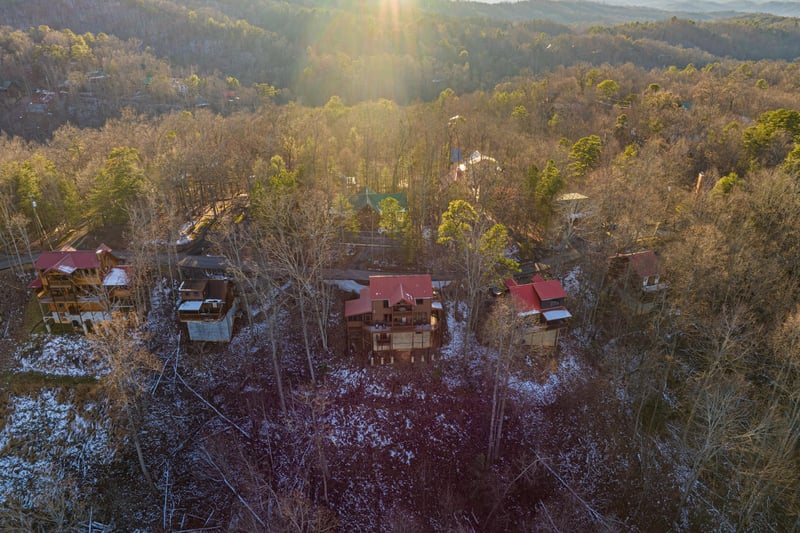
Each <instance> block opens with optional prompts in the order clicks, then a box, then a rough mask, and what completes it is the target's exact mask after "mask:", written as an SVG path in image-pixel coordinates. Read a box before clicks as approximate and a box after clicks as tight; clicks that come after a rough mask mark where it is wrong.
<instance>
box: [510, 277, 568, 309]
mask: <svg viewBox="0 0 800 533" xmlns="http://www.w3.org/2000/svg"><path fill="white" fill-rule="evenodd" d="M533 280H534V281H533V282H532V283H526V284H525V285H517V284H513V285H510V284H508V283H507V285H508V290H509V292H510V293H511V297H512V298H513V299H514V308H515V310H516V311H517V313H530V312H534V311H535V312H541V310H542V302H547V301H549V300H559V299H562V298H566V297H567V293H566V292H564V288H563V287H562V286H561V283H560V282H559V281H558V280H557V279H551V280H550V281H544V279H543V278H542V277H541V276H538V275H537V276H535V277H534V278H533Z"/></svg>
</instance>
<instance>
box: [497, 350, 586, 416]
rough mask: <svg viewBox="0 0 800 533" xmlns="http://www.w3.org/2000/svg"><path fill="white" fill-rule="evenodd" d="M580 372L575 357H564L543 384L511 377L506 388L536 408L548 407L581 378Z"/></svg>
mask: <svg viewBox="0 0 800 533" xmlns="http://www.w3.org/2000/svg"><path fill="white" fill-rule="evenodd" d="M581 371H582V369H581V366H580V364H579V363H578V361H577V359H576V358H575V356H573V355H564V356H563V357H562V358H561V359H560V360H559V362H558V369H557V371H555V372H551V373H549V374H548V375H547V378H546V379H545V381H544V383H540V382H538V381H533V380H530V379H524V378H520V377H518V376H511V378H510V379H509V382H508V386H509V389H510V390H512V391H513V392H515V393H516V394H517V395H519V396H521V397H524V399H525V400H526V401H527V402H530V403H532V404H534V405H538V406H545V405H550V404H552V403H553V402H555V401H556V399H557V398H558V396H559V394H561V393H562V392H564V391H565V390H566V389H567V388H568V387H569V386H570V384H571V383H574V382H575V381H577V380H578V379H579V378H580V377H581V373H582V372H581Z"/></svg>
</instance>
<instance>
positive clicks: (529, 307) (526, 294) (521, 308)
mask: <svg viewBox="0 0 800 533" xmlns="http://www.w3.org/2000/svg"><path fill="white" fill-rule="evenodd" d="M508 291H509V292H510V293H511V298H512V299H513V301H514V309H515V310H516V312H517V313H530V312H531V311H536V312H539V311H541V310H542V304H541V302H540V301H539V296H538V295H537V294H536V291H534V290H533V283H526V284H525V285H512V286H511V287H509V288H508Z"/></svg>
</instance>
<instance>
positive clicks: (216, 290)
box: [178, 279, 238, 342]
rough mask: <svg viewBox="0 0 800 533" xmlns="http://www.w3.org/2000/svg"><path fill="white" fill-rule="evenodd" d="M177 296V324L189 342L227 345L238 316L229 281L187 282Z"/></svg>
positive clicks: (234, 297) (232, 289)
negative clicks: (184, 332) (181, 325)
mask: <svg viewBox="0 0 800 533" xmlns="http://www.w3.org/2000/svg"><path fill="white" fill-rule="evenodd" d="M178 294H179V298H180V301H179V302H178V320H179V321H180V322H181V324H183V325H184V326H185V327H186V332H187V333H188V336H189V340H191V341H202V342H230V340H231V337H232V336H233V326H234V321H235V320H236V314H237V312H238V303H237V299H236V294H235V286H234V283H233V281H232V280H230V279H204V280H186V281H184V282H183V283H181V285H180V287H179V288H178Z"/></svg>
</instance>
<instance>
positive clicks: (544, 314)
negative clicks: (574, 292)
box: [506, 274, 572, 348]
mask: <svg viewBox="0 0 800 533" xmlns="http://www.w3.org/2000/svg"><path fill="white" fill-rule="evenodd" d="M506 287H508V292H509V294H510V296H511V299H512V305H513V308H514V312H515V313H516V315H517V318H518V319H519V322H520V327H521V329H522V330H521V332H520V337H519V338H520V343H521V344H525V345H529V346H532V347H546V348H556V347H557V346H558V341H559V338H560V337H561V335H562V333H563V332H564V331H565V330H566V328H567V325H568V320H569V319H570V318H572V314H570V312H569V311H568V310H567V308H566V307H565V306H564V301H565V300H566V298H567V293H566V292H565V291H564V288H563V287H562V286H561V283H560V282H559V281H558V280H556V279H553V280H548V281H546V280H545V279H544V278H542V277H541V276H540V275H538V274H537V275H535V276H534V277H533V279H532V280H531V282H530V283H525V284H519V283H517V282H516V281H514V280H513V279H509V280H507V281H506Z"/></svg>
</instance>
